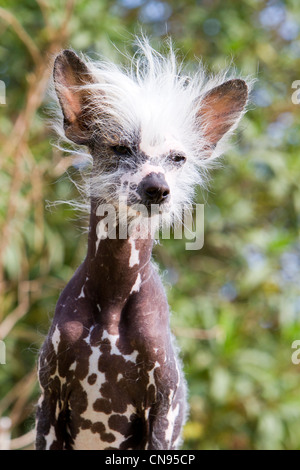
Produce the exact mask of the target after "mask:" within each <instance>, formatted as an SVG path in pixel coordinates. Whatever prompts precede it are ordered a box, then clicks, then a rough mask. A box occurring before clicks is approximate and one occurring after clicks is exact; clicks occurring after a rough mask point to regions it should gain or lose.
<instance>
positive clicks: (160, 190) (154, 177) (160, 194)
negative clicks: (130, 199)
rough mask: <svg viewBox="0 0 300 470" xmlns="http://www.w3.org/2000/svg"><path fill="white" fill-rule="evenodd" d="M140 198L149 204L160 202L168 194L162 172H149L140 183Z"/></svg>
mask: <svg viewBox="0 0 300 470" xmlns="http://www.w3.org/2000/svg"><path fill="white" fill-rule="evenodd" d="M139 189H140V194H141V196H142V199H144V200H145V201H146V202H148V203H150V204H162V203H163V202H165V201H166V200H167V199H168V197H169V194H170V188H169V186H168V184H167V182H166V180H165V177H164V175H163V174H162V173H150V175H148V176H146V177H145V178H144V179H143V181H142V182H141V183H140V188H139Z"/></svg>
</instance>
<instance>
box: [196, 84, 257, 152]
mask: <svg viewBox="0 0 300 470" xmlns="http://www.w3.org/2000/svg"><path fill="white" fill-rule="evenodd" d="M247 99H248V87H247V84H246V82H245V81H244V80H240V79H234V80H229V81H227V82H225V83H223V84H222V85H219V86H217V87H215V88H213V89H212V90H210V91H208V93H207V94H206V95H205V96H204V98H202V101H201V106H200V109H199V111H198V113H197V124H198V125H200V126H201V131H202V135H203V137H204V140H205V142H206V146H205V150H207V151H208V156H210V154H211V153H212V151H213V149H214V148H215V147H216V145H217V143H218V142H219V140H220V139H221V138H222V137H223V136H224V135H225V134H227V132H229V131H230V130H232V129H234V127H235V126H236V125H237V123H238V121H239V119H240V118H241V116H242V114H243V111H244V108H245V106H246V103H247Z"/></svg>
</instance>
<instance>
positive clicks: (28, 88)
mask: <svg viewBox="0 0 300 470" xmlns="http://www.w3.org/2000/svg"><path fill="white" fill-rule="evenodd" d="M0 5H1V8H0V37H1V40H0V80H3V81H4V82H5V85H6V104H5V105H3V104H2V105H0V149H1V161H0V164H1V172H0V194H1V197H0V339H2V340H4V341H5V345H6V364H5V365H0V417H1V416H2V418H3V417H4V418H7V417H8V418H10V423H11V424H10V428H8V424H9V421H8V420H7V419H4V420H3V419H2V421H0V423H2V427H1V426H0V427H1V431H0V442H2V446H3V445H4V446H6V447H9V448H10V449H30V448H33V444H32V443H33V431H32V428H33V426H34V409H35V403H36V401H37V398H38V394H39V390H38V385H37V378H36V360H37V354H38V350H39V348H40V346H41V344H42V342H43V339H44V337H45V334H46V333H47V330H48V327H49V325H50V321H51V318H52V315H53V312H54V308H55V304H56V301H57V298H58V295H59V293H60V291H61V290H62V288H63V287H64V286H65V284H66V282H67V281H68V280H69V278H70V277H71V276H72V273H73V272H74V269H75V268H76V267H77V266H78V265H79V264H80V263H81V261H82V260H83V258H84V255H85V249H86V235H85V234H84V228H85V227H86V218H84V217H82V216H80V215H79V216H78V214H75V213H74V211H72V209H70V208H69V207H68V206H65V205H59V206H57V207H54V208H52V209H51V210H50V209H47V201H50V202H53V201H56V200H59V199H63V200H64V199H70V198H72V197H77V196H78V195H77V194H76V190H75V188H74V187H73V185H72V183H71V182H70V181H69V180H68V178H67V177H66V172H65V171H66V169H67V168H69V167H71V166H72V156H70V155H69V156H63V155H62V154H61V152H60V151H59V150H57V149H56V148H55V147H53V146H51V144H50V142H51V140H53V138H54V136H53V135H52V134H51V131H50V129H49V127H47V125H46V122H45V118H46V117H47V105H48V100H47V98H45V90H46V88H47V83H48V79H49V76H50V73H51V63H52V60H53V57H54V55H55V54H56V53H57V52H58V51H59V50H60V49H62V48H64V47H69V46H71V47H73V48H74V49H75V50H78V51H83V52H86V53H87V54H89V55H90V56H91V57H95V54H102V55H104V56H106V57H109V58H111V59H113V60H117V61H123V60H124V57H123V56H122V55H120V53H119V52H118V50H117V48H119V49H120V50H121V51H124V50H125V48H126V50H127V51H129V52H130V51H132V50H133V49H132V46H131V42H132V34H134V33H138V32H139V31H140V30H141V28H142V29H143V31H144V32H145V33H146V34H148V35H149V36H150V37H151V38H152V43H153V45H154V47H158V48H159V47H160V45H161V42H162V41H163V40H164V38H165V37H166V35H170V36H171V37H172V38H173V41H174V44H175V46H176V48H178V50H179V51H180V57H181V58H184V59H185V60H186V61H187V62H189V61H190V62H194V61H195V56H196V57H198V58H202V59H203V62H204V63H205V64H206V65H207V67H208V68H209V70H210V71H215V72H217V71H219V70H220V69H222V68H223V67H227V66H228V65H230V63H231V62H233V63H234V64H235V66H236V68H237V70H238V71H239V72H240V73H242V74H243V75H251V76H252V77H256V78H257V82H256V85H255V87H254V91H253V93H252V103H251V106H250V110H249V112H248V114H247V115H246V117H245V118H244V120H243V123H242V125H241V126H240V128H239V131H238V133H237V134H236V136H235V138H234V145H233V147H232V149H231V150H230V151H229V152H228V153H227V154H226V155H225V157H224V159H223V167H221V168H219V169H216V170H214V171H213V172H212V182H211V185H210V189H209V191H205V192H203V191H199V194H198V200H197V202H199V203H205V244H204V247H203V249H202V250H200V251H186V250H185V246H184V244H185V241H178V240H176V241H163V242H162V243H161V245H158V246H157V247H156V248H155V252H154V258H155V260H156V261H157V262H158V263H159V264H160V266H161V271H162V273H163V277H164V282H165V284H166V287H167V291H168V297H169V301H170V305H171V308H172V319H171V322H172V329H173V331H174V334H175V335H176V337H177V341H178V343H179V345H180V348H181V351H182V359H183V362H184V369H185V374H186V378H187V381H188V386H189V403H190V416H189V420H188V422H187V424H186V426H185V430H184V444H183V448H184V449H300V376H299V373H300V365H296V364H293V363H292V361H291V355H292V352H293V350H292V348H291V345H292V342H293V341H295V340H297V339H300V325H299V316H300V290H299V285H300V243H299V224H300V217H299V213H300V191H299V183H300V177H299V176H300V156H299V143H300V142H299V141H300V119H299V118H300V104H299V105H297V104H294V103H293V102H292V99H291V97H292V93H293V92H294V91H295V90H293V89H292V83H293V82H294V81H295V80H299V79H300V67H299V66H300V36H299V33H300V4H299V2H298V0H287V1H285V2H284V1H277V0H273V1H272V0H271V1H264V0H245V1H243V2H240V1H237V0H225V1H224V0H209V1H208V0H193V1H192V0H184V1H183V0H165V1H159V0H112V1H107V0H77V1H73V0H67V1H65V2H61V1H60V0H54V1H51V2H50V0H27V1H26V2H19V1H18V0H1V1H0ZM113 44H114V45H115V46H117V47H115V46H114V45H113ZM299 98H300V96H299ZM75 173H76V171H75ZM5 427H6V430H5V429H4V428H5ZM1 436H2V437H1ZM9 436H10V439H9V440H10V442H9V443H7V442H6V444H5V443H4V444H3V442H4V441H5V438H6V441H8V439H7V438H8V437H9Z"/></svg>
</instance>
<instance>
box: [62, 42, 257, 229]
mask: <svg viewBox="0 0 300 470" xmlns="http://www.w3.org/2000/svg"><path fill="white" fill-rule="evenodd" d="M54 85H55V90H56V94H57V96H58V99H59V103H60V106H61V109H62V113H63V127H64V133H65V136H66V137H67V139H69V140H70V141H72V142H75V143H76V144H79V145H86V146H88V147H89V150H90V153H91V155H92V157H93V171H92V174H91V180H90V187H91V196H92V197H93V198H96V199H99V201H105V202H106V203H107V202H108V203H112V204H115V205H116V204H118V199H119V198H120V196H123V197H124V196H125V197H126V198H127V201H128V206H131V207H132V206H133V205H135V204H143V205H144V206H145V207H146V208H147V211H148V214H150V208H151V205H156V206H158V207H159V211H160V212H161V213H163V214H165V215H167V216H168V217H169V219H170V220H171V219H172V218H173V217H174V215H175V216H176V213H177V211H178V208H182V207H183V206H184V205H186V204H190V203H191V202H192V197H193V192H194V188H195V185H196V184H199V183H200V184H201V183H203V178H204V176H205V171H206V168H207V167H208V164H209V162H210V161H212V160H214V159H215V158H216V157H217V156H219V155H220V153H221V152H222V150H223V146H222V143H223V142H224V141H225V140H226V136H228V135H229V134H230V133H231V132H232V131H233V130H234V129H235V127H236V126H237V123H238V121H239V120H240V118H241V116H242V115H243V113H244V109H245V106H246V103H247V98H248V87H247V84H246V82H245V81H244V80H241V79H236V78H235V79H227V80H226V79H224V76H223V77H221V76H219V77H217V78H212V79H206V77H205V74H204V72H203V69H202V68H201V69H200V70H198V71H197V72H196V73H195V74H194V75H193V76H188V75H187V74H186V73H183V71H182V70H181V68H180V67H179V66H178V65H177V64H176V59H175V55H174V53H173V51H172V50H170V51H169V53H168V55H167V56H166V57H163V56H161V55H160V54H158V53H156V52H155V51H153V49H152V48H151V47H150V45H149V44H148V43H147V41H145V42H140V54H137V55H136V56H135V57H134V58H133V60H132V62H131V67H129V68H128V69H123V68H122V67H117V66H116V65H114V64H111V63H108V62H104V61H102V62H101V61H100V62H93V61H90V60H87V59H81V58H79V57H78V56H77V55H76V54H75V52H73V51H71V50H65V51H63V52H61V53H60V54H59V55H58V56H57V58H56V60H55V65H54Z"/></svg>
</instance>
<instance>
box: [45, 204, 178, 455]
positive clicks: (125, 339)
mask: <svg viewBox="0 0 300 470" xmlns="http://www.w3.org/2000/svg"><path fill="white" fill-rule="evenodd" d="M96 212H97V211H96V209H95V210H94V211H93V213H92V216H91V230H90V233H89V242H88V254H87V257H86V259H85V261H84V262H83V264H82V265H81V266H80V267H79V268H78V270H77V272H76V273H75V275H74V277H73V278H72V279H71V281H70V282H69V284H68V285H67V286H66V288H65V289H64V291H63V292H62V294H61V296H60V299H59V301H58V304H57V307H56V312H55V316H54V319H53V324H52V326H51V329H50V331H49V334H48V336H47V339H46V341H45V343H44V345H43V347H42V350H41V353H40V358H39V380H40V386H41V390H42V395H41V398H40V400H39V403H38V407H37V426H36V430H37V439H36V448H37V449H50V450H56V449H66V450H67V449H70V450H71V449H73V450H80V449H86V450H88V449H91V450H97V449H100V450H101V449H124V450H126V449H175V448H177V446H178V445H179V443H180V436H181V429H182V424H183V422H184V419H185V413H186V411H185V410H186V404H185V403H186V399H185V382H184V378H183V374H182V371H181V366H180V363H179V361H178V358H177V356H176V353H175V350H174V346H173V339H172V337H171V333H170V328H169V309H168V304H167V300H166V296H165V292H164V289H163V286H162V284H161V281H160V278H159V276H158V274H157V271H156V269H155V267H154V266H153V265H152V263H151V260H150V257H151V251H152V243H153V242H152V240H151V239H146V240H141V239H134V240H133V239H128V240H111V239H103V240H101V241H100V243H99V244H98V246H97V247H96V245H97V231H96V227H97V225H98V223H99V217H97V215H96Z"/></svg>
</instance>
